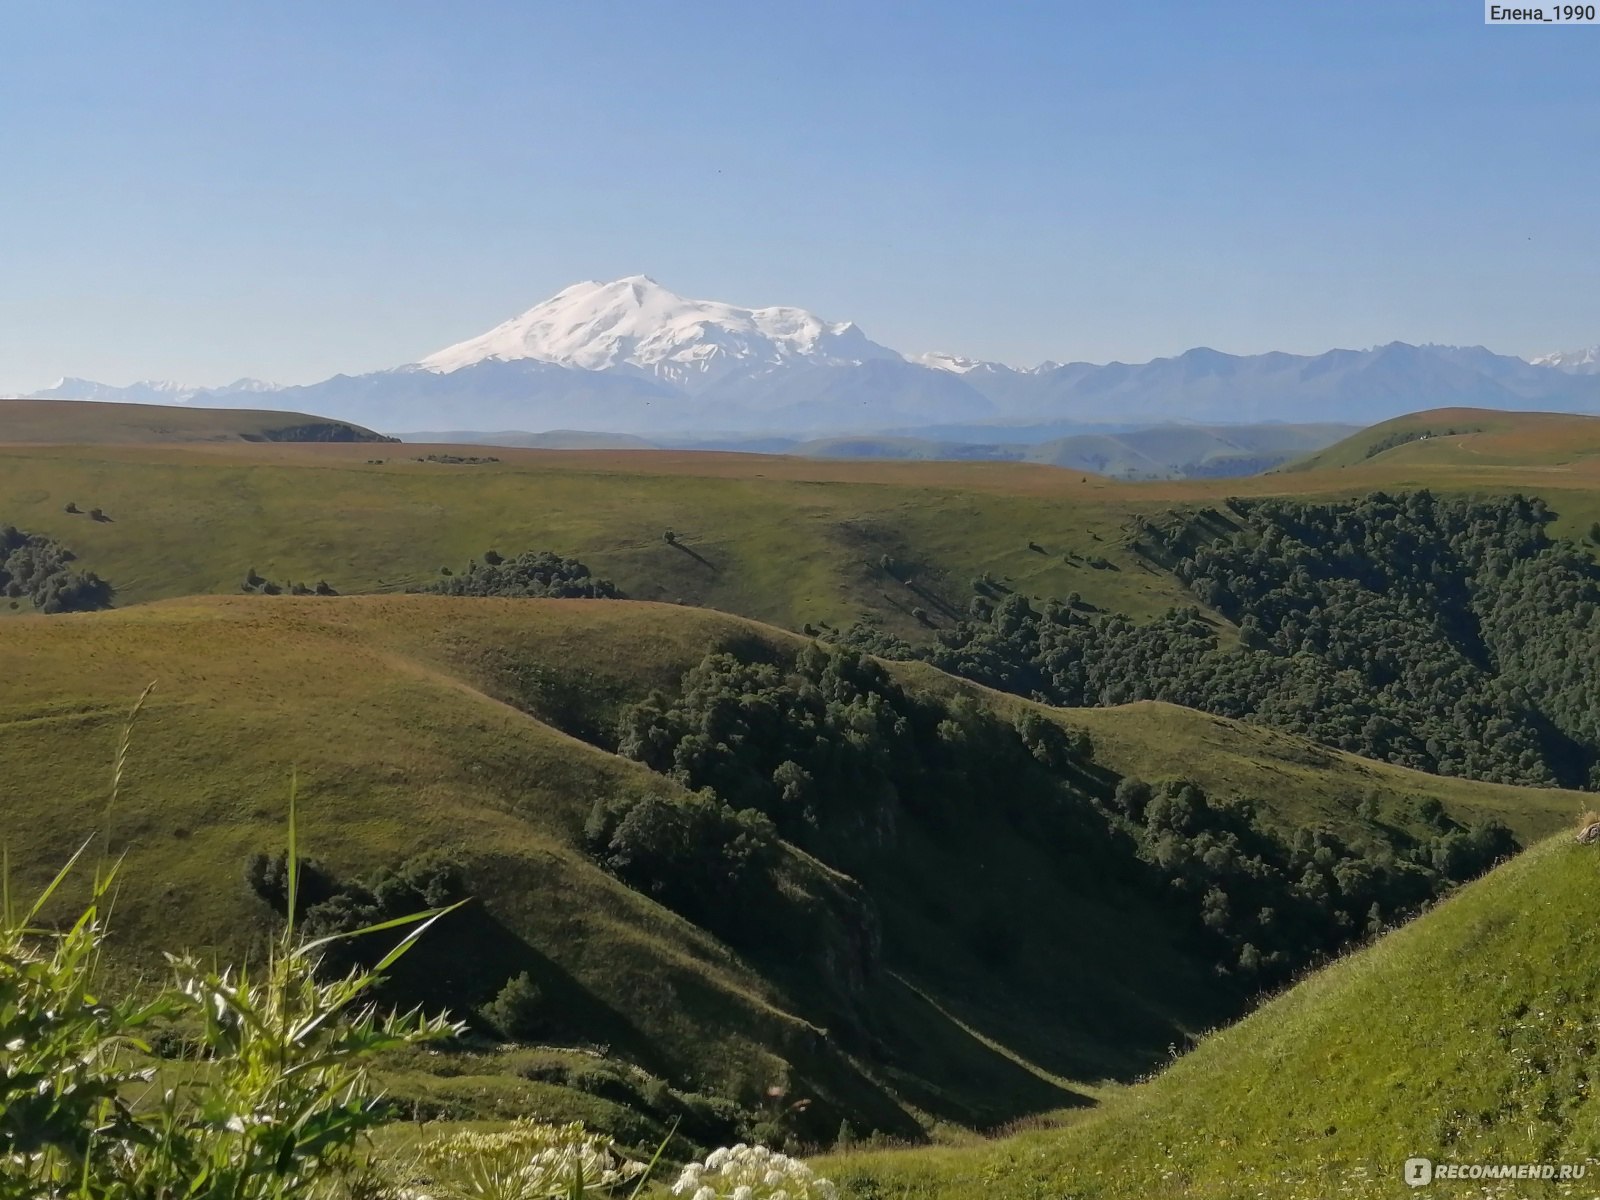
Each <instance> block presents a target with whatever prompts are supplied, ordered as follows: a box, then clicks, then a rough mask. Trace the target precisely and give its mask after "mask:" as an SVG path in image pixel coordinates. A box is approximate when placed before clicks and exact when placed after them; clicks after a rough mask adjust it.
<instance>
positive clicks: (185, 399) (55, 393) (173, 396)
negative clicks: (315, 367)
mask: <svg viewBox="0 0 1600 1200" xmlns="http://www.w3.org/2000/svg"><path fill="white" fill-rule="evenodd" d="M279 390H281V389H280V388H279V386H278V385H277V384H275V383H265V382H263V381H262V380H260V379H236V380H234V381H233V382H232V383H229V384H225V385H224V386H222V387H195V386H193V385H192V384H187V383H175V382H173V381H172V380H170V379H141V380H139V381H138V382H136V383H130V384H127V385H126V386H118V385H116V384H112V383H96V382H95V381H94V380H92V379H76V378H74V377H72V376H70V375H69V376H67V377H65V378H62V379H58V380H56V381H55V382H54V383H52V384H51V385H50V386H49V387H47V388H44V389H42V390H40V391H37V392H34V393H33V395H32V398H33V399H35V400H102V401H117V402H120V403H124V404H188V403H189V402H190V401H191V400H193V399H194V398H195V397H197V396H233V395H239V394H243V393H266V392H276V391H279Z"/></svg>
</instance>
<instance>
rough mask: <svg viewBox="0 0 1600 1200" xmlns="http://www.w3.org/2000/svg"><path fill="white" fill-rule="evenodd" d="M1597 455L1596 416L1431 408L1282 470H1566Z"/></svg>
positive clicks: (1599, 436)
mask: <svg viewBox="0 0 1600 1200" xmlns="http://www.w3.org/2000/svg"><path fill="white" fill-rule="evenodd" d="M1596 455H1600V417H1593V416H1579V415H1577V414H1574V413H1508V412H1498V411H1496V410H1494V409H1486V408H1436V409H1431V410H1429V411H1427V412H1419V413H1410V414H1408V415H1407V416H1404V417H1396V418H1395V419H1394V420H1392V421H1384V422H1383V423H1381V424H1378V425H1373V426H1371V427H1369V428H1367V429H1363V430H1361V431H1360V432H1359V433H1356V434H1352V435H1351V436H1350V437H1347V438H1345V439H1344V440H1343V441H1340V442H1336V443H1335V444H1334V445H1332V446H1329V447H1328V448H1327V449H1325V450H1320V451H1318V452H1317V453H1315V454H1311V455H1308V456H1306V457H1304V458H1301V459H1298V460H1296V461H1295V462H1293V463H1290V464H1289V465H1288V466H1286V467H1283V468H1281V469H1282V470H1284V471H1314V470H1319V469H1327V468H1341V467H1355V466H1360V465H1363V464H1366V463H1373V460H1377V461H1376V462H1375V463H1373V465H1381V466H1384V467H1387V468H1389V469H1405V468H1408V467H1410V468H1423V469H1438V468H1444V469H1446V470H1448V469H1450V468H1452V467H1456V468H1468V469H1470V468H1472V467H1483V466H1499V467H1527V468H1541V467H1553V466H1571V465H1575V464H1580V463H1583V462H1584V461H1585V460H1590V459H1593V458H1594V457H1595V456H1596Z"/></svg>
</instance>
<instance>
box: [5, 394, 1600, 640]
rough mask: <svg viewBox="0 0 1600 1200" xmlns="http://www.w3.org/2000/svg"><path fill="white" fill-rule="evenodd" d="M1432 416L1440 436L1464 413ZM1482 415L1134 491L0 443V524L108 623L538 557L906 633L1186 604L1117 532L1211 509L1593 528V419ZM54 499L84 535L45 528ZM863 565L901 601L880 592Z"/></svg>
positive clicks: (758, 468)
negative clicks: (1490, 511) (166, 610)
mask: <svg viewBox="0 0 1600 1200" xmlns="http://www.w3.org/2000/svg"><path fill="white" fill-rule="evenodd" d="M4 403H6V404H10V403H15V402H10V401H7V402H4ZM102 407H108V408H120V407H123V406H118V405H108V406H102ZM3 411H4V408H3V405H0V413H3ZM161 411H163V412H176V413H180V414H181V413H184V412H186V411H187V410H177V409H173V410H161ZM1450 414H1451V419H1452V420H1456V421H1457V423H1458V424H1460V423H1462V422H1466V421H1467V420H1468V418H1469V417H1470V418H1471V419H1472V420H1473V421H1477V420H1478V419H1479V417H1483V416H1484V415H1483V414H1479V415H1478V416H1477V417H1475V416H1473V414H1472V412H1471V410H1450ZM226 415H227V416H229V417H230V418H237V417H239V416H240V415H241V414H238V413H228V414H226ZM1436 416H1437V414H1422V416H1421V417H1419V418H1418V419H1423V418H1426V420H1427V421H1428V422H1433V423H1437V422H1436V421H1435V417H1436ZM1489 418H1494V419H1497V420H1502V421H1504V422H1505V423H1506V432H1505V433H1504V434H1502V435H1496V437H1497V438H1498V439H1499V440H1498V441H1496V442H1495V445H1503V447H1504V448H1503V449H1501V450H1496V451H1494V452H1493V453H1488V452H1485V453H1469V452H1467V451H1468V450H1470V445H1471V443H1472V441H1473V439H1471V438H1468V439H1465V441H1464V442H1463V446H1464V447H1465V448H1464V449H1463V451H1462V452H1461V453H1458V454H1444V453H1442V451H1443V450H1444V449H1445V447H1444V446H1443V444H1442V442H1441V439H1431V440H1429V441H1427V442H1421V443H1412V444H1408V445H1405V446H1402V447H1400V448H1399V449H1397V450H1391V451H1389V452H1388V453H1386V454H1383V455H1380V456H1378V457H1376V458H1374V459H1372V460H1363V461H1361V462H1359V463H1357V464H1356V465H1352V466H1349V467H1339V466H1330V467H1329V468H1328V469H1315V470H1305V471H1294V472H1286V473H1281V474H1269V475H1262V476H1252V477H1249V478H1243V479H1223V480H1186V481H1174V482H1156V483H1117V482H1113V481H1111V480H1108V479H1104V478H1102V477H1100V476H1095V475H1083V474H1080V473H1079V472H1076V471H1063V470H1059V469H1056V468H1051V467H1046V466H1040V465H1034V464H1022V463H928V462H881V461H871V462H838V461H826V460H812V459H800V458H789V457H778V456H762V455H747V454H718V453H693V452H676V451H649V452H645V451H550V450H527V449H514V448H503V447H496V448H495V453H494V455H493V457H496V458H498V459H500V460H501V461H499V462H494V463H480V464H449V463H438V462H427V461H424V462H418V461H416V459H417V458H418V457H425V456H426V455H427V454H428V453H431V452H434V451H437V450H438V449H439V448H437V447H425V446H410V445H407V446H403V447H402V446H384V447H381V448H375V447H372V446H362V445H309V444H281V443H275V444H242V443H239V442H232V443H217V444H204V445H188V446H171V445H161V446H158V445H138V446H132V445H51V446H42V445H41V446H4V445H0V520H4V521H8V522H10V523H12V524H14V525H16V526H18V527H20V528H22V529H25V530H28V531H29V532H34V533H42V534H48V535H49V536H51V537H54V538H56V539H58V540H59V541H61V542H62V543H63V544H65V545H66V546H68V547H69V548H71V549H72V550H73V551H74V552H76V553H77V554H78V556H79V558H80V560H81V561H82V564H83V566H84V567H85V568H86V569H89V570H93V571H95V572H96V573H98V574H99V575H100V576H102V577H103V578H105V579H108V580H110V581H111V583H112V584H113V585H114V586H115V587H116V588H117V591H118V601H117V602H118V604H119V605H127V604H135V603H140V602H143V601H147V600H154V599H164V598H170V597H175V596H183V595H194V594H200V593H223V594H227V593H233V592H236V591H238V589H239V582H240V580H241V579H242V578H243V577H244V576H245V574H246V573H247V572H248V571H249V570H251V569H252V568H254V569H255V570H257V571H259V572H260V573H261V574H262V575H264V576H265V577H267V578H269V579H274V580H281V581H289V580H306V581H311V580H316V579H327V580H328V582H329V583H331V584H332V585H333V586H334V587H335V588H337V589H338V590H339V591H341V592H358V591H359V592H367V591H400V590H404V589H405V588H407V587H411V586H416V585H417V584H419V583H422V582H426V581H428V580H430V579H433V578H435V577H436V576H437V573H438V571H439V569H440V568H441V567H444V566H449V567H451V568H452V569H455V570H460V569H461V568H462V567H463V566H465V565H466V563H467V561H468V560H469V559H471V558H474V557H477V556H481V555H482V554H483V553H484V551H486V550H488V549H490V548H494V549H497V550H499V551H500V552H501V553H506V554H513V553H517V552H519V551H522V550H528V549H548V550H554V551H557V552H559V553H562V554H567V555H573V556H576V557H579V558H581V559H582V560H583V561H584V562H586V563H588V564H589V565H590V566H591V567H592V568H594V570H595V571H596V572H597V573H598V574H601V575H605V576H607V577H609V578H611V579H613V580H615V581H616V583H617V584H618V586H620V587H621V588H622V589H623V590H624V592H626V593H627V594H628V595H629V596H631V597H634V598H637V599H644V600H665V601H668V602H682V603H686V604H691V605H697V606H703V607H710V608H717V609H721V610H723V611H726V612H733V613H739V614H741V615H744V616H749V617H754V618H756V619H758V620H762V621H767V622H770V623H772V624H776V625H779V626H782V627H784V628H789V629H799V628H801V626H802V625H804V624H805V623H808V622H810V623H813V624H819V625H820V624H821V623H822V622H829V623H832V624H836V625H841V624H849V623H850V622H851V621H854V620H856V619H857V618H859V617H861V616H863V615H867V616H870V617H873V618H874V619H877V620H880V621H881V622H882V623H883V624H884V626H885V627H886V628H888V629H891V630H894V631H897V632H900V633H902V634H908V635H909V634H915V633H922V634H925V630H924V629H923V627H922V626H921V625H920V624H919V623H918V622H917V621H916V620H915V619H914V618H913V617H912V615H911V614H912V610H913V609H915V608H919V607H920V608H923V609H925V610H926V611H927V612H928V614H929V619H930V620H931V622H932V623H933V625H934V626H935V627H943V626H947V625H949V624H950V623H951V622H952V621H953V620H954V619H955V615H956V614H958V613H961V612H964V610H965V606H966V603H967V601H968V599H969V598H970V596H971V589H970V581H971V579H972V578H973V577H974V576H976V575H978V574H980V573H982V572H985V571H987V572H990V573H992V574H993V575H994V576H995V577H997V578H1000V579H1004V580H1008V581H1009V582H1010V583H1011V584H1012V585H1013V586H1015V587H1016V588H1018V589H1019V590H1021V591H1022V592H1024V593H1026V594H1030V595H1034V596H1038V597H1048V596H1064V595H1066V594H1067V593H1069V592H1073V591H1076V592H1078V593H1080V594H1081V595H1082V596H1083V598H1084V600H1085V601H1087V602H1088V603H1090V604H1093V605H1096V606H1098V607H1100V608H1103V609H1108V610H1111V611H1115V612H1123V613H1127V614H1129V615H1131V616H1134V617H1139V618H1142V617H1149V616H1154V615H1156V614H1158V613H1160V612H1163V611H1165V610H1166V609H1168V608H1169V607H1171V606H1172V605H1174V604H1185V603H1193V597H1192V596H1191V595H1189V594H1188V593H1187V592H1186V591H1185V590H1184V589H1183V588H1182V587H1181V586H1180V585H1179V584H1178V583H1177V582H1176V581H1175V580H1174V579H1172V578H1171V577H1170V576H1168V575H1166V574H1165V573H1162V572H1159V571H1157V570H1156V569H1154V568H1153V567H1151V566H1150V565H1149V564H1148V563H1146V562H1145V561H1144V560H1143V559H1142V558H1141V557H1140V556H1139V555H1138V554H1136V553H1134V552H1133V551H1132V549H1131V547H1130V546H1129V545H1128V542H1129V540H1130V538H1131V534H1130V532H1129V526H1130V523H1131V522H1132V521H1133V519H1134V518H1135V517H1138V516H1148V517H1153V516H1157V515H1159V514H1161V513H1163V512H1165V511H1168V510H1170V509H1172V508H1174V507H1188V506H1196V505H1215V504H1218V503H1220V502H1222V501H1223V500H1224V499H1225V498H1226V497H1227V496H1230V495H1304V496H1326V497H1329V498H1335V497H1349V496H1356V495H1361V494H1365V493H1367V492H1370V491H1373V490H1375V489H1381V488H1388V489H1393V490H1399V489H1404V488H1416V487H1430V488H1433V489H1435V490H1438V491H1443V492H1511V491H1525V492H1536V493H1537V494H1539V495H1541V496H1545V497H1546V498H1547V499H1548V500H1549V501H1550V502H1551V504H1552V506H1553V507H1554V509H1555V511H1556V512H1557V513H1558V515H1559V519H1558V520H1557V522H1556V524H1555V525H1554V526H1553V527H1552V530H1551V532H1552V533H1553V534H1554V535H1557V536H1568V537H1580V536H1582V535H1584V534H1585V533H1586V532H1587V531H1588V529H1589V526H1590V525H1591V523H1592V522H1593V521H1594V520H1596V519H1600V489H1597V487H1596V483H1597V482H1600V459H1595V458H1593V457H1584V456H1582V455H1581V454H1575V453H1573V452H1571V451H1570V450H1568V449H1564V447H1569V446H1571V445H1573V444H1574V443H1572V442H1571V440H1570V434H1569V433H1568V432H1567V430H1568V429H1569V427H1570V426H1571V423H1573V422H1580V423H1581V422H1584V421H1594V419H1592V418H1570V417H1566V418H1559V419H1557V418H1551V419H1550V421H1546V420H1545V419H1544V418H1543V417H1542V416H1541V415H1540V414H1532V415H1528V414H1509V415H1508V414H1488V416H1487V417H1484V419H1489ZM1552 422H1554V423H1553V424H1552ZM1446 424H1448V422H1446ZM1580 427H1581V428H1583V429H1586V430H1588V429H1591V428H1592V429H1600V422H1594V424H1593V426H1592V427H1591V426H1588V425H1581V426H1580ZM1379 428H1380V429H1381V428H1383V427H1379ZM62 436H65V433H63V434H62ZM1483 436H1488V435H1483ZM5 440H6V438H5V437H4V436H3V435H0V443H3V442H4V441H5ZM1436 446H1438V447H1439V450H1435V449H1434V448H1435V447H1436ZM458 449H459V448H458ZM478 450H479V451H480V452H481V450H482V448H481V447H479V448H478ZM472 452H473V451H472V450H471V449H468V450H461V451H460V453H462V454H467V453H472ZM1407 455H1410V456H1411V457H1413V458H1415V459H1417V460H1418V461H1411V459H1410V458H1407V457H1406V456H1407ZM374 459H381V460H382V461H371V460H374ZM69 501H70V502H72V503H75V504H77V505H78V506H79V507H80V508H82V509H84V510H88V509H89V508H91V507H97V508H100V509H102V510H103V511H104V513H105V514H106V516H107V517H108V518H109V520H107V521H105V522H93V521H90V520H89V519H87V518H86V517H84V516H82V515H74V514H69V513H66V512H64V511H63V510H64V507H65V505H66V504H67V503H68V502H69ZM667 529H671V530H673V531H674V532H675V533H676V534H677V538H678V543H679V544H678V545H677V546H673V545H669V544H668V543H667V542H666V541H665V540H664V538H663V533H664V532H665V531H666V530H667ZM1030 543H1031V545H1030ZM884 555H888V556H890V557H891V558H892V559H893V560H894V561H895V563H896V564H897V573H898V574H899V575H900V576H901V577H902V578H907V577H909V580H910V582H911V583H913V584H915V585H916V590H913V588H911V587H908V586H907V584H906V583H905V582H901V581H900V580H897V579H895V578H892V577H890V576H889V575H887V574H886V573H885V572H884V571H883V570H882V569H881V567H880V566H879V564H880V562H881V559H882V557H883V556H884ZM1095 559H1100V560H1102V561H1103V562H1104V564H1105V565H1104V566H1100V567H1096V566H1093V565H1091V562H1092V560H1095Z"/></svg>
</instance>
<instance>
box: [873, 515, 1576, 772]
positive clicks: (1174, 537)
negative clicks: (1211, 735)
mask: <svg viewBox="0 0 1600 1200" xmlns="http://www.w3.org/2000/svg"><path fill="white" fill-rule="evenodd" d="M1550 520H1551V513H1550V511H1549V510H1548V509H1547V508H1546V506H1545V505H1544V503H1543V502H1542V501H1540V500H1538V499H1533V498H1527V497H1523V496H1510V497H1504V498H1499V499H1493V500H1465V499H1442V498H1439V497H1436V496H1434V495H1432V494H1430V493H1428V492H1426V491H1419V492H1414V493H1410V494H1407V495H1404V496H1390V495H1385V494H1382V493H1377V494H1374V495H1371V496H1368V497H1366V498H1365V499H1362V500H1354V501H1347V502H1340V503H1328V504H1318V503H1311V502H1305V501H1297V500H1281V499H1265V500H1253V501H1246V500H1233V501H1230V502H1229V511H1228V512H1219V511H1216V510H1209V511H1203V512H1199V513H1184V514H1170V515H1169V516H1168V518H1167V519H1165V520H1163V521H1160V522H1144V523H1142V525H1141V527H1140V528H1139V530H1138V533H1137V538H1138V542H1137V544H1138V545H1139V547H1140V548H1141V549H1142V550H1143V551H1144V553H1146V554H1147V555H1148V556H1149V557H1150V558H1152V559H1154V560H1155V561H1158V562H1160V563H1161V564H1163V565H1164V566H1166V567H1167V568H1168V569H1170V570H1171V571H1172V572H1173V573H1174V574H1176V575H1177V577H1178V578H1179V579H1181V580H1182V581H1183V582H1184V583H1185V584H1186V585H1187V586H1188V587H1189V588H1190V590H1192V591H1193V592H1194V594H1195V596H1196V598H1197V599H1198V600H1200V601H1201V602H1202V603H1203V604H1205V605H1206V606H1207V607H1209V608H1210V609H1212V610H1214V611H1217V612H1220V613H1222V614H1223V615H1224V616H1225V617H1227V618H1228V619H1229V620H1230V621H1232V622H1234V623H1235V624H1236V625H1237V627H1238V630H1239V645H1238V646H1237V647H1228V648H1224V647H1222V646H1221V639H1220V636H1219V632H1220V631H1219V626H1218V625H1217V623H1216V622H1214V621H1213V620H1211V619H1209V618H1207V617H1206V616H1205V615H1204V614H1203V613H1202V611H1201V610H1200V609H1199V608H1198V607H1193V606H1191V607H1186V608H1179V609H1174V610H1172V611H1170V612H1168V613H1167V614H1166V615H1165V616H1163V617H1161V618H1160V619H1158V620H1155V621H1152V622H1148V623H1144V624H1136V623H1135V622H1134V621H1132V620H1130V619H1129V618H1127V617H1125V616H1121V615H1117V614H1102V613H1086V612H1083V611H1081V610H1080V608H1079V607H1077V606H1074V605H1072V604H1070V603H1069V604H1063V603H1059V602H1055V601H1050V602H1046V603H1044V604H1042V605H1040V606H1039V607H1037V608H1036V607H1035V606H1034V605H1033V604H1032V603H1030V602H1029V601H1028V600H1027V599H1026V598H1025V597H1023V596H1020V595H1016V594H1006V595H1004V596H1003V598H1001V599H999V600H998V601H997V602H996V601H995V600H993V599H991V598H990V597H987V596H984V595H982V594H980V595H978V596H976V597H975V598H974V604H973V610H972V617H971V619H970V620H968V621H966V622H964V623H963V624H961V625H960V626H959V627H958V628H956V629H954V630H952V631H948V632H947V633H945V634H943V635H941V637H940V638H939V641H938V643H937V644H936V645H933V646H931V647H926V648H920V649H913V648H912V647H910V646H907V645H905V644H904V643H898V642H896V641H895V640H894V639H890V638H886V637H885V636H884V635H883V634H882V633H881V632H878V631H876V630H871V629H857V630H854V631H851V632H849V633H847V634H846V635H843V638H844V640H845V641H846V642H848V643H850V644H856V645H860V646H863V647H865V648H868V649H870V650H872V652H874V653H878V654H887V655H889V656H892V657H921V658H925V659H927V660H928V661H930V662H932V663H933V664H934V665H935V666H938V667H940V668H942V669H944V670H946V671H950V672H951V673H953V674H958V675H962V676H965V677H966V678H969V679H974V680H977V681H979V682H982V683H985V684H988V685H990V686H992V687H998V688H1002V689H1005V690H1007V691H1012V692H1016V693H1018V694H1021V695H1024V696H1031V697H1036V698H1038V699H1041V700H1044V701H1046V702H1048V703H1052V704H1059V705H1067V706H1095V705H1108V704H1120V703H1125V702H1128V701H1132V700H1167V701H1171V702H1173V703H1176V704H1183V705H1186V706H1188V707H1191V708H1199V709H1204V710H1206V711H1208V712H1213V713H1218V714H1220V715H1223V716H1230V717H1239V718H1248V719H1253V720H1257V721H1261V722H1263V723H1267V724H1271V725H1274V726H1276V727H1278V728H1282V729H1286V730H1290V731H1292V732H1295V733H1300V734H1304V735H1307V736H1310V737H1313V738H1316V739H1317V740H1319V741H1322V742H1324V743H1326V744H1328V745H1332V746H1337V747H1339V748H1341V749H1345V750H1350V751H1354V752H1356V753H1359V754H1363V755H1367V756H1369V757H1372V758H1378V759H1383V760H1386V761H1389V762H1395V763H1400V764H1403V765H1405V766H1410V767H1416V768H1419V769H1421V770H1426V771H1432V772H1435V773H1438V774H1444V775H1458V776H1464V777H1467V778H1473V779H1486V780H1493V781H1498V782H1504V783H1516V784H1528V785H1546V786H1548V785H1552V784H1562V785H1565V786H1574V787H1583V786H1596V785H1600V769H1597V768H1600V636H1597V634H1596V631H1595V628H1594V623H1593V616H1594V614H1595V612H1596V609H1597V606H1600V574H1597V571H1596V569H1595V566H1594V564H1593V562H1592V561H1591V559H1590V558H1589V556H1588V554H1586V553H1585V552H1583V551H1581V550H1579V549H1578V548H1577V547H1576V546H1574V545H1572V544H1570V543H1565V542H1557V541H1552V540H1551V539H1550V538H1549V537H1548V536H1547V534H1546V531H1545V526H1546V525H1547V524H1548V523H1549V521H1550Z"/></svg>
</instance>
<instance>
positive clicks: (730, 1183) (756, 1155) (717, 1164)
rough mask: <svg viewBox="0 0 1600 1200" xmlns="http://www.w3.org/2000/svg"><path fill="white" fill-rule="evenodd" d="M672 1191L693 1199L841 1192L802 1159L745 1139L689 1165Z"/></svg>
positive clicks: (822, 1199) (820, 1197)
mask: <svg viewBox="0 0 1600 1200" xmlns="http://www.w3.org/2000/svg"><path fill="white" fill-rule="evenodd" d="M672 1194H673V1195H674V1196H687V1197H689V1198H690V1200H836V1198H837V1196H838V1191H837V1189H836V1188H835V1187H834V1186H833V1184H832V1183H830V1182H829V1181H828V1180H826V1179H819V1178H818V1177H817V1176H816V1174H815V1173H814V1172H813V1171H812V1170H811V1168H810V1167H808V1166H806V1165H805V1163H803V1162H801V1161H800V1160H799V1159H795V1158H790V1157H789V1156H788V1155H787V1154H778V1153H776V1152H775V1151H772V1150H769V1149H767V1148H766V1147H765V1146H747V1145H745V1144H744V1143H742V1142H741V1143H739V1144H738V1145H736V1146H728V1147H724V1148H722V1149H720V1150H715V1151H713V1152H712V1153H711V1155H710V1156H709V1157H707V1159H706V1161H705V1162H704V1163H690V1164H689V1165H688V1166H686V1167H685V1168H684V1169H683V1173H682V1174H681V1175H680V1176H678V1181H677V1183H675V1184H673V1185H672Z"/></svg>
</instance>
